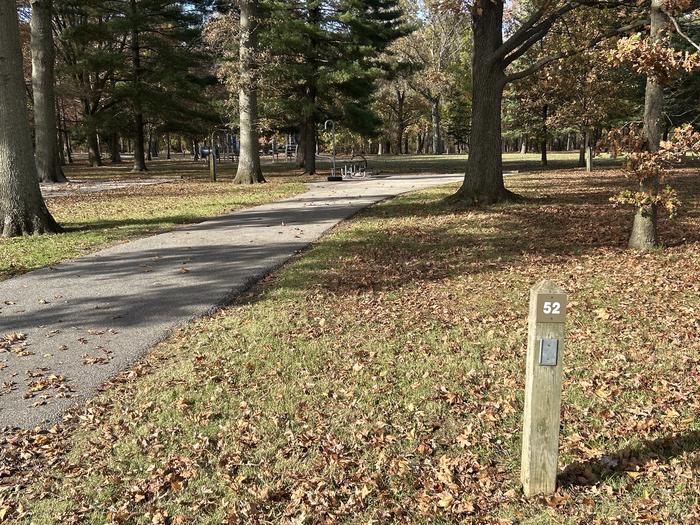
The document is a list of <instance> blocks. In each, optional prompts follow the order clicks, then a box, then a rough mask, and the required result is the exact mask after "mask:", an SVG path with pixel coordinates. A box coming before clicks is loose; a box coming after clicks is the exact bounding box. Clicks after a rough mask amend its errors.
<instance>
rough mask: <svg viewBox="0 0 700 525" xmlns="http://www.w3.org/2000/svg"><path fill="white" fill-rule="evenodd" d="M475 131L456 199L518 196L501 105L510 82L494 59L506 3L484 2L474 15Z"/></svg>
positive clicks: (469, 201) (480, 200) (475, 201)
mask: <svg viewBox="0 0 700 525" xmlns="http://www.w3.org/2000/svg"><path fill="white" fill-rule="evenodd" d="M472 21H473V22H472V27H473V32H474V52H473V57H472V71H473V88H472V128H471V133H470V142H469V159H468V161H467V172H466V174H465V176H464V182H463V183H462V187H461V188H460V189H459V191H458V192H457V193H456V194H455V195H454V196H453V197H452V200H453V201H455V202H459V203H460V204H463V205H473V204H493V203H496V202H500V201H504V200H512V199H514V198H515V197H516V196H515V195H514V194H513V193H511V192H509V191H508V190H506V188H505V185H504V183H503V164H502V157H501V104H502V98H503V89H504V87H505V83H506V76H505V73H504V68H503V63H502V61H501V60H498V59H496V58H495V57H494V54H495V51H496V50H497V49H498V48H499V47H500V45H501V44H502V42H503V35H502V22H503V2H483V3H482V9H481V10H480V11H479V12H478V13H477V12H474V13H473V14H472Z"/></svg>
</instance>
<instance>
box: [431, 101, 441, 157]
mask: <svg viewBox="0 0 700 525" xmlns="http://www.w3.org/2000/svg"><path fill="white" fill-rule="evenodd" d="M430 121H431V124H432V127H433V154H434V155H442V144H441V143H440V142H441V141H440V97H439V96H437V97H435V98H433V99H432V100H431V101H430Z"/></svg>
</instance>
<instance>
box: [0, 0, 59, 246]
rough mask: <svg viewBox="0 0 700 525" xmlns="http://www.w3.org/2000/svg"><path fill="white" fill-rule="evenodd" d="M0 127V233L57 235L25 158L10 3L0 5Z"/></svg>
mask: <svg viewBox="0 0 700 525" xmlns="http://www.w3.org/2000/svg"><path fill="white" fill-rule="evenodd" d="M0 123H2V124H1V125H0V234H1V235H2V236H3V237H14V236H18V235H28V234H39V233H50V232H57V231H60V227H59V226H58V225H57V224H56V222H55V221H54V219H53V217H52V216H51V214H50V213H49V211H48V209H47V208H46V205H45V204H44V199H43V197H42V196H41V190H40V189H39V176H38V173H37V168H36V164H35V163H34V159H33V158H32V154H31V152H32V135H31V131H30V129H29V115H28V112H27V99H26V91H25V86H24V77H23V64H22V51H21V49H20V43H19V24H18V22H17V4H16V3H15V0H0ZM51 160H52V161H54V160H55V159H54V158H53V157H52V158H51Z"/></svg>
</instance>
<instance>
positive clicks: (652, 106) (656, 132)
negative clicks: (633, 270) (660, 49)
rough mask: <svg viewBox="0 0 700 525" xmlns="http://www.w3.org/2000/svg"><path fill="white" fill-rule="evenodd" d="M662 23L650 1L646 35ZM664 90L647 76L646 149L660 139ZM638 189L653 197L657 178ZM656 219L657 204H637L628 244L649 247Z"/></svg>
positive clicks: (655, 147) (657, 0) (658, 6)
mask: <svg viewBox="0 0 700 525" xmlns="http://www.w3.org/2000/svg"><path fill="white" fill-rule="evenodd" d="M665 24H666V15H665V14H664V12H663V11H662V0H652V2H651V26H650V29H649V37H650V39H651V40H652V41H654V40H657V39H659V38H660V37H661V36H662V33H663V30H664V26H665ZM663 102H664V93H663V89H662V87H661V86H660V85H659V84H657V83H656V82H655V81H654V79H652V78H647V84H646V94H645V99H644V136H645V137H646V140H647V149H648V150H649V151H650V152H657V151H659V145H660V143H661V112H662V110H663ZM640 190H641V191H642V192H644V193H647V194H649V195H650V196H652V198H655V197H656V195H658V192H659V178H658V177H647V178H645V179H643V180H642V181H640ZM657 221H658V206H657V204H656V203H655V202H651V203H649V204H645V205H643V206H640V207H638V208H637V212H636V213H635V215H634V223H633V224H632V233H631V234H630V238H629V243H628V244H629V247H630V248H633V249H636V250H651V249H653V248H654V247H656V245H657V243H658V239H657V233H656V225H657Z"/></svg>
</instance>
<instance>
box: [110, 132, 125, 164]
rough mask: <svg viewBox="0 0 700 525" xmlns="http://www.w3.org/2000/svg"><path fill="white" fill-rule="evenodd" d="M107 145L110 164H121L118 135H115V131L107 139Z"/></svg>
mask: <svg viewBox="0 0 700 525" xmlns="http://www.w3.org/2000/svg"><path fill="white" fill-rule="evenodd" d="M109 144H110V146H109V153H110V156H111V161H112V164H121V162H122V154H121V150H120V147H119V133H117V132H116V131H115V132H114V133H112V136H111V137H110V138H109Z"/></svg>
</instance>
